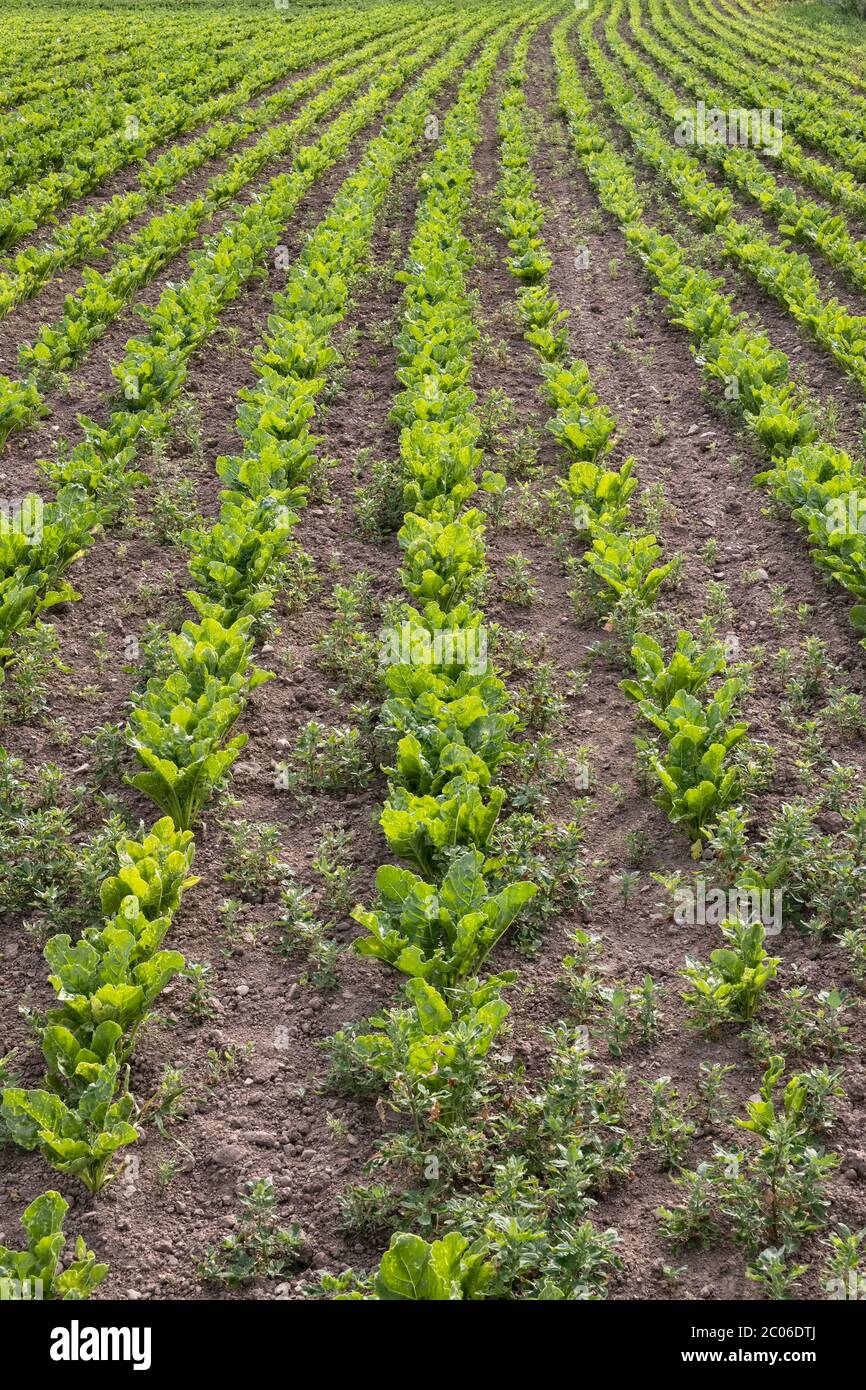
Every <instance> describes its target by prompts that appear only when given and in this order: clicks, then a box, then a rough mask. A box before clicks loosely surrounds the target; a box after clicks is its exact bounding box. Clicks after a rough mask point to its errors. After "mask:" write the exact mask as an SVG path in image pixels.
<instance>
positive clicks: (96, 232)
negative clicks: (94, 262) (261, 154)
mask: <svg viewBox="0 0 866 1390" xmlns="http://www.w3.org/2000/svg"><path fill="white" fill-rule="evenodd" d="M380 27H381V25H380V24H379V25H377V24H376V23H374V22H373V21H371V20H368V21H366V22H360V23H357V24H354V25H351V26H350V25H348V24H347V25H346V26H342V25H340V24H337V23H335V24H334V25H333V26H332V27H331V28H329V31H328V33H327V35H324V36H322V35H316V36H315V37H314V38H312V39H311V38H309V37H302V38H300V39H297V40H296V41H295V42H294V43H293V44H292V46H291V48H290V49H288V50H285V51H283V50H281V51H280V52H279V53H278V54H276V55H275V56H273V57H266V58H263V59H262V60H260V61H259V63H258V64H257V67H256V73H255V76H253V77H250V78H248V79H247V81H246V83H245V84H244V86H243V88H242V89H239V91H238V106H239V108H240V109H239V110H238V111H237V113H236V115H235V116H234V117H233V119H231V120H225V121H219V122H216V123H215V124H214V125H212V126H209V127H208V129H207V130H205V131H204V133H203V134H202V135H200V136H197V137H196V138H195V139H193V140H190V141H188V142H187V143H185V144H178V145H173V146H171V147H170V148H169V149H168V150H166V151H165V152H164V153H163V154H162V155H160V156H159V157H158V158H157V159H155V160H153V162H152V163H149V164H145V166H144V168H143V169H142V170H141V173H140V174H139V175H138V179H137V182H138V184H139V188H138V189H131V190H130V191H128V192H125V193H116V194H114V196H113V197H111V198H110V199H108V200H107V201H106V202H104V203H102V204H101V205H99V206H98V207H95V208H92V209H90V210H89V211H88V212H84V213H77V214H75V215H74V216H73V217H71V218H70V219H69V221H68V222H67V223H66V224H65V225H64V226H62V227H60V228H59V229H58V230H57V231H56V232H55V233H54V234H53V236H52V239H51V241H50V242H48V243H46V244H45V245H43V246H34V247H28V248H27V249H26V250H24V251H20V252H18V253H17V255H15V256H12V257H9V258H7V259H6V261H5V262H2V263H0V264H2V266H3V270H2V273H0V314H5V313H8V312H9V310H10V309H11V308H13V307H14V306H15V305H16V304H19V303H21V302H22V301H24V300H26V299H29V298H31V297H32V295H34V294H35V293H36V291H37V290H38V289H39V288H40V287H41V286H42V285H43V284H45V282H46V281H47V280H48V279H49V278H50V276H52V275H53V274H54V273H55V272H56V271H58V270H60V269H62V268H63V267H65V266H68V265H74V264H77V263H80V262H81V261H83V260H85V259H87V258H88V257H89V256H91V255H93V254H95V253H97V252H98V251H99V249H100V248H101V247H102V244H103V242H104V241H105V240H106V238H107V237H109V236H111V235H112V234H113V233H114V232H116V231H118V230H119V229H120V228H121V227H122V226H123V225H124V224H125V223H127V222H130V221H132V219H133V218H135V217H138V216H140V215H141V214H142V213H143V212H145V211H146V210H147V209H148V207H150V206H152V205H153V204H155V203H156V202H158V201H159V199H160V198H161V197H163V196H164V195H165V194H166V193H168V192H169V191H170V190H171V189H172V188H174V187H175V186H176V185H177V184H178V183H180V181H181V180H182V179H184V178H186V177H187V175H188V174H190V173H192V172H193V171H194V170H196V169H198V168H200V167H201V166H202V165H203V164H205V163H207V161H208V160H210V159H218V158H220V157H221V156H223V155H224V154H226V153H227V152H228V151H229V150H231V149H232V148H233V146H235V145H236V144H238V143H239V142H240V141H242V140H245V139H246V138H247V137H248V136H250V135H254V134H255V133H256V132H258V131H260V130H263V129H265V128H266V127H267V126H268V125H269V124H270V122H271V121H273V120H275V119H277V118H278V117H280V116H281V115H282V114H283V112H284V111H286V110H288V109H289V108H290V107H291V106H292V105H293V104H294V103H295V102H297V101H299V100H301V99H302V98H303V97H304V96H305V95H307V94H308V93H309V92H312V91H314V90H315V88H316V87H317V86H318V85H320V84H321V83H322V82H325V81H327V80H328V79H329V78H331V77H334V76H336V75H337V74H338V73H339V72H341V71H342V69H343V66H347V65H349V64H351V63H352V62H354V61H355V46H356V45H357V47H358V49H359V50H360V49H362V48H363V46H364V45H365V43H366V42H367V41H368V40H369V39H375V38H376V36H377V33H378V30H379V28H380ZM410 27H411V25H410ZM347 43H350V44H351V50H352V51H351V53H350V54H349V55H348V56H346V57H345V58H343V59H342V60H341V59H337V61H336V62H332V63H326V64H325V65H324V66H323V67H321V68H317V69H316V71H314V72H312V73H310V74H309V76H307V77H304V78H301V79H299V80H298V81H296V82H294V83H292V84H291V86H290V87H288V88H287V89H285V90H283V91H278V92H274V93H272V94H271V95H270V96H269V97H267V98H265V99H264V100H263V101H261V102H259V103H257V104H254V105H250V106H245V105H244V102H245V101H248V100H249V98H250V97H253V96H255V95H256V94H257V93H258V92H261V91H263V90H264V89H265V88H266V87H268V86H270V85H271V84H272V83H274V82H277V81H279V80H280V79H281V78H282V77H284V76H285V75H286V74H287V73H289V72H292V71H295V70H297V69H298V68H302V67H304V66H306V65H307V64H308V63H311V62H313V61H314V60H316V61H320V60H324V59H328V58H330V57H331V55H332V53H340V52H341V51H343V50H345V49H346V47H347ZM214 182H216V183H217V186H219V181H218V180H215V181H214ZM211 196H212V195H211Z"/></svg>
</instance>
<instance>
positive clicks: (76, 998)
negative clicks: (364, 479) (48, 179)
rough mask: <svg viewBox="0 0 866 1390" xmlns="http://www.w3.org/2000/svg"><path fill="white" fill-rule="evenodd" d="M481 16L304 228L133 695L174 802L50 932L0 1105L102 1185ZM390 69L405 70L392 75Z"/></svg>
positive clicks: (17, 1130)
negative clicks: (429, 155)
mask: <svg viewBox="0 0 866 1390" xmlns="http://www.w3.org/2000/svg"><path fill="white" fill-rule="evenodd" d="M489 27H490V21H489V20H488V21H483V22H482V23H481V24H479V25H476V26H475V27H474V28H473V29H471V30H470V31H469V32H468V33H467V34H465V35H464V36H463V37H462V38H461V39H460V40H458V42H457V43H455V44H454V46H453V47H452V48H451V49H450V50H449V52H448V53H447V54H446V56H445V57H444V58H442V59H441V60H440V61H438V62H437V63H435V64H434V65H433V66H432V67H430V68H429V69H428V71H427V72H426V73H425V75H424V76H423V77H422V78H421V79H420V81H418V82H417V83H416V84H415V86H414V87H413V88H412V89H411V90H410V91H409V92H408V93H407V95H406V96H405V97H404V98H403V99H402V100H401V102H400V103H399V104H398V105H397V107H396V108H395V110H394V112H393V113H392V115H391V117H390V118H389V120H388V122H387V123H386V126H385V128H384V129H383V131H382V133H381V134H380V135H379V136H378V137H376V139H375V140H373V141H372V142H371V144H370V145H369V147H368V149H367V150H366V152H365V154H364V156H363V158H362V159H361V161H360V163H359V164H358V166H357V168H356V169H355V171H354V172H353V173H352V174H351V175H350V176H349V177H348V178H347V180H346V181H345V183H344V185H343V187H342V189H341V190H340V192H339V194H338V195H337V198H336V199H335V201H334V203H333V205H332V207H331V209H330V211H329V213H328V214H327V215H326V217H325V218H324V219H323V220H322V222H320V223H319V225H318V226H317V227H316V228H315V230H314V231H313V232H312V233H311V235H310V237H309V238H308V240H307V243H306V245H305V247H304V250H303V252H302V253H301V256H300V257H299V258H298V261H297V262H296V263H295V265H294V267H293V268H292V270H291V272H290V273H289V275H288V277H287V282H286V287H285V289H284V291H283V292H282V293H281V294H280V295H278V296H277V298H276V300H275V303H274V313H273V314H272V315H271V317H270V319H269V334H268V337H267V339H266V340H265V342H264V344H263V347H262V349H261V350H260V352H259V353H258V354H257V356H256V358H255V361H254V366H255V369H256V374H257V377H258V385H257V386H256V387H254V388H251V389H249V390H246V391H244V392H243V393H242V397H243V404H242V406H241V409H240V412H239V415H238V421H237V427H238V431H239V433H240V435H241V437H242V438H243V439H244V452H243V453H242V454H241V455H239V456H237V457H234V458H224V459H221V460H219V462H218V469H219V472H220V476H221V478H222V480H223V482H224V483H225V484H226V487H225V489H224V491H223V492H222V494H221V499H222V505H221V512H220V517H219V520H218V521H217V522H216V523H215V524H214V525H213V526H212V527H210V528H208V529H206V530H202V531H197V532H194V533H187V536H186V540H187V543H188V544H189V546H190V550H191V557H190V562H189V568H190V573H191V575H192V578H193V581H194V583H195V585H196V588H195V589H194V590H193V591H192V592H191V594H190V595H189V597H190V600H191V602H192V603H193V605H194V606H195V607H196V608H197V609H198V611H199V614H200V617H201V621H200V622H192V621H188V622H186V623H184V625H183V627H182V628H181V630H180V631H179V632H178V633H177V634H175V635H174V636H173V637H172V638H171V658H172V668H171V670H170V671H169V673H168V674H167V675H164V676H159V677H153V678H151V680H150V681H149V682H148V685H147V687H146V689H145V690H144V691H143V692H141V694H140V695H139V696H138V697H137V698H136V700H135V701H134V706H133V711H132V715H131V718H130V726H129V732H128V739H129V745H130V747H131V749H132V750H133V751H134V752H135V753H136V755H137V757H138V759H139V761H140V762H141V763H142V765H143V767H144V769H145V770H144V771H143V772H141V773H139V774H137V775H136V776H135V777H134V778H133V779H132V781H133V784H134V785H135V786H136V787H137V788H138V789H139V790H140V791H142V792H143V793H144V794H145V795H147V796H149V797H150V798H151V799H152V800H154V801H155V802H156V803H157V805H158V806H160V807H161V808H162V809H166V808H168V809H169V810H170V811H171V812H172V813H173V815H167V816H164V817H163V818H162V819H160V820H159V821H158V822H157V823H156V825H155V826H154V827H153V829H152V831H151V832H150V833H149V835H147V836H145V837H144V839H143V840H141V841H130V840H126V841H123V842H122V843H121V845H120V846H119V847H118V856H119V869H118V873H117V874H116V875H114V876H112V877H111V878H110V879H109V880H107V881H106V883H105V884H104V885H103V890H102V905H103V910H104V911H105V913H106V923H105V926H104V927H103V928H102V929H101V930H96V929H91V930H90V931H88V932H85V934H84V935H83V937H82V938H81V939H80V940H79V941H78V942H76V943H75V944H73V943H72V942H71V941H70V939H69V937H68V936H60V937H55V938H53V939H52V940H51V941H50V942H49V943H48V945H47V947H46V951H45V954H46V959H47V960H48V962H49V964H50V965H51V967H52V970H53V971H54V972H55V973H54V974H53V975H52V977H51V981H52V984H53V985H54V987H55V989H56V990H57V991H58V994H59V995H60V997H61V1000H62V1003H63V1007H62V1008H61V1009H59V1010H57V1011H55V1012H54V1013H52V1014H49V1016H48V1019H47V1024H46V1027H45V1029H44V1031H43V1035H42V1047H43V1055H44V1057H45V1061H46V1081H47V1088H46V1089H41V1090H30V1091H27V1090H22V1089H21V1088H7V1089H6V1090H5V1091H4V1094H3V1102H2V1107H0V1114H2V1118H3V1121H4V1122H5V1124H6V1127H7V1129H8V1131H9V1133H10V1135H11V1137H12V1138H13V1139H15V1140H16V1141H17V1142H18V1143H19V1144H21V1145H23V1146H24V1147H26V1148H34V1147H39V1148H40V1150H41V1152H42V1153H43V1155H44V1156H45V1157H46V1158H47V1159H48V1161H49V1162H50V1163H52V1165H53V1166H54V1167H55V1168H56V1169H57V1170H58V1171H60V1172H63V1173H69V1174H73V1175H75V1176H77V1177H79V1178H80V1179H81V1180H82V1181H83V1182H84V1183H85V1185H86V1186H87V1187H88V1188H89V1189H90V1190H92V1191H98V1190H99V1189H100V1187H101V1186H103V1185H104V1183H105V1182H106V1181H107V1180H108V1179H109V1178H110V1176H111V1175H110V1173H109V1171H108V1169H109V1165H110V1163H111V1159H112V1155H113V1154H114V1153H116V1152H117V1150H118V1149H120V1148H121V1147H123V1146H125V1145H127V1144H129V1143H132V1142H134V1141H135V1139H136V1138H137V1137H138V1133H137V1130H136V1128H135V1126H134V1124H132V1123H130V1120H131V1118H133V1117H134V1101H133V1098H132V1096H131V1094H130V1092H129V1089H128V1069H127V1066H128V1056H129V1053H130V1051H131V1048H132V1045H133V1042H134V1039H135V1036H136V1033H137V1031H138V1030H139V1028H140V1026H141V1024H142V1022H143V1021H144V1020H145V1018H146V1017H147V1014H148V1012H149V1009H150V1006H151V1004H152V1003H153V1000H154V999H155V998H156V997H157V995H158V994H159V993H160V992H161V990H162V989H164V988H165V985H166V984H167V983H168V982H169V980H170V979H171V978H172V977H173V976H174V974H176V972H177V970H179V969H180V968H181V967H182V965H183V959H182V957H181V956H180V955H179V953H177V952H171V951H162V950H160V949H159V948H160V946H161V943H162V941H163V939H164V937H165V934H166V932H167V931H168V929H169V927H170V923H171V917H172V916H173V914H174V912H175V911H176V910H177V907H178V906H179V903H180V900H181V896H182V893H183V892H184V891H185V890H186V889H187V888H189V887H191V886H192V884H193V883H194V881H195V880H193V879H192V878H191V877H190V875H189V869H190V867H191V862H192V833H191V830H190V829H189V827H190V826H191V825H192V824H193V822H194V820H195V818H196V817H197V814H198V812H199V811H200V809H201V807H202V806H203V804H204V803H205V801H206V800H207V799H208V797H209V796H210V794H211V792H212V790H213V788H214V787H215V785H216V784H217V783H218V782H219V781H220V780H222V779H223V778H224V777H225V776H226V774H227V773H228V770H229V768H230V767H231V764H232V762H233V761H234V760H235V758H236V757H237V755H238V753H239V751H240V749H241V748H242V747H243V745H244V743H245V742H246V736H245V735H232V729H233V726H234V725H235V723H236V721H237V719H238V717H239V716H240V714H241V712H242V710H243V708H244V705H245V703H246V700H247V699H248V697H249V695H250V693H251V692H252V690H253V689H255V687H256V686H257V685H258V684H259V683H260V682H261V681H262V680H265V679H267V678H268V674H267V673H266V672H263V671H260V670H259V669H258V668H257V667H255V666H254V665H253V663H252V647H253V623H254V620H255V619H256V618H258V617H260V616H261V615H262V613H263V612H265V611H266V610H267V609H268V607H269V606H270V604H271V602H272V596H271V593H270V591H269V590H268V588H267V582H268V578H269V576H271V575H273V574H274V573H275V572H276V570H277V569H278V566H279V560H280V558H281V556H282V554H283V553H284V550H285V547H286V545H287V543H288V540H289V537H290V535H291V530H292V527H293V525H294V522H295V521H296V519H297V516H296V512H295V510H294V509H295V508H296V507H298V506H300V505H303V501H304V497H305V486H304V480H305V478H306V475H307V472H308V470H309V467H310V463H311V457H312V452H313V449H314V446H315V442H316V441H315V439H314V437H313V436H312V435H311V433H310V428H309V423H310V420H311V418H312V415H313V412H314V401H315V398H316V396H317V395H318V393H319V392H320V391H321V390H322V387H323V386H324V384H325V380H326V375H327V373H328V371H329V369H330V368H331V367H332V366H333V363H334V360H335V352H334V350H333V349H332V348H331V347H330V346H329V344H328V339H329V337H330V335H331V333H332V331H333V328H334V327H335V325H336V324H337V323H339V321H340V320H341V318H342V317H343V316H344V314H345V312H346V309H347V307H348V303H349V290H350V286H351V283H352V279H353V278H354V277H355V276H356V275H357V273H358V271H359V269H360V268H361V267H362V265H363V262H364V257H365V254H366V251H367V248H368V247H369V244H370V238H371V236H372V231H373V227H374V225H375V220H376V216H377V212H378V210H379V208H380V207H381V205H382V202H383V200H384V198H385V196H386V194H387V192H388V189H389V187H390V184H391V182H392V180H393V178H394V176H395V174H396V172H397V171H398V169H399V168H400V166H401V164H402V163H403V162H404V161H405V159H406V158H407V156H408V155H409V154H410V152H411V150H412V147H413V145H414V144H415V142H416V140H417V138H418V135H419V133H420V131H421V130H422V128H423V124H424V119H425V116H426V113H427V111H428V109H429V104H430V101H431V99H432V98H433V96H434V95H435V93H436V91H437V90H438V89H439V88H440V87H441V86H442V85H443V83H444V82H446V81H447V80H448V79H449V77H450V76H451V75H452V74H453V72H454V71H455V69H456V68H457V67H458V66H459V65H460V64H461V63H462V62H463V61H464V60H465V58H466V56H467V55H468V53H469V52H470V51H471V49H472V47H473V46H474V45H475V44H476V42H477V39H478V37H479V35H480V34H481V33H483V32H484V30H485V28H489ZM404 75H405V74H404ZM390 80H391V81H392V83H394V85H396V84H397V82H398V81H399V77H397V76H395V75H392V76H391V79H390ZM38 1203H41V1204H42V1205H38V1204H34V1207H31V1208H29V1209H28V1212H27V1213H25V1226H26V1228H27V1230H28V1235H31V1233H32V1228H33V1227H34V1226H35V1224H37V1223H36V1214H38V1216H39V1217H40V1219H41V1218H42V1217H47V1216H49V1215H51V1216H52V1218H53V1219H55V1224H56V1229H55V1231H54V1234H56V1233H57V1231H59V1222H61V1221H62V1216H63V1211H64V1210H65V1204H62V1199H59V1198H58V1197H57V1194H54V1193H48V1194H45V1196H44V1197H43V1198H41V1199H38ZM31 1244H32V1242H31ZM40 1253H41V1254H42V1255H43V1256H44V1259H43V1265H44V1267H45V1268H44V1274H45V1276H46V1279H47V1282H46V1288H47V1289H51V1287H52V1280H53V1278H54V1268H53V1266H54V1263H55V1261H56V1256H57V1253H58V1251H57V1250H56V1249H55V1246H54V1244H52V1246H51V1247H50V1249H49V1248H46V1249H45V1250H44V1251H42V1252H40V1251H38V1250H37V1249H36V1248H34V1249H32V1250H29V1251H28V1252H22V1259H23V1260H26V1259H27V1256H28V1255H30V1256H32V1257H33V1259H36V1258H37V1257H38V1256H39V1255H40ZM80 1263H81V1269H80V1270H79V1279H78V1283H77V1284H76V1286H75V1290H76V1292H75V1295H74V1296H86V1294H87V1292H89V1290H90V1288H92V1287H93V1286H94V1285H95V1283H96V1282H98V1279H99V1278H102V1277H104V1274H105V1267H104V1266H95V1265H94V1264H93V1261H92V1257H88V1258H84V1257H82V1260H81V1262H80ZM30 1273H31V1274H35V1273H36V1270H35V1269H31V1270H30ZM39 1273H40V1274H42V1273H43V1269H42V1267H41V1266H40V1269H39ZM57 1295H58V1296H70V1295H69V1293H68V1291H67V1286H66V1285H64V1284H62V1283H58V1285H57Z"/></svg>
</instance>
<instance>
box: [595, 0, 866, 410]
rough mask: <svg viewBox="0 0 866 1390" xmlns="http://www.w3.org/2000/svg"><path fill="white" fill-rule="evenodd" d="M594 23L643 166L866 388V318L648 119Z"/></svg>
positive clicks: (599, 61)
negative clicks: (739, 213) (826, 291)
mask: <svg viewBox="0 0 866 1390" xmlns="http://www.w3.org/2000/svg"><path fill="white" fill-rule="evenodd" d="M619 14H620V5H619V0H616V3H615V4H614V6H613V8H612V10H611V13H610V17H609V21H608V22H609V26H610V27H611V28H612V29H613V28H615V26H616V24H617V22H618V18H619ZM591 23H592V21H591V19H589V20H587V22H586V23H585V24H584V26H583V27H582V43H583V48H584V51H585V53H586V56H587V60H588V62H589V65H590V68H591V69H592V71H593V73H594V75H595V76H596V78H597V79H598V81H599V83H600V85H601V87H602V90H603V91H604V94H605V99H606V101H607V103H608V105H609V107H610V108H611V110H612V111H614V112H615V113H616V118H617V121H618V122H619V123H620V124H621V125H622V126H623V127H624V129H625V130H626V132H627V134H628V136H629V139H630V140H631V141H632V143H633V145H634V147H635V149H636V150H637V152H638V155H639V156H640V158H641V159H642V160H643V162H644V163H646V164H647V165H649V167H650V168H652V169H653V170H655V171H656V172H657V173H659V174H660V175H661V176H662V177H663V178H664V179H665V180H666V181H667V182H668V183H669V184H670V185H671V188H672V190H673V193H674V195H675V197H676V198H677V200H678V201H679V202H680V203H681V204H682V205H683V207H684V208H685V209H686V210H687V211H688V212H689V213H690V214H691V215H693V216H694V217H696V218H697V219H698V221H699V222H700V223H701V225H702V226H704V227H711V228H714V229H715V231H716V232H717V234H718V236H719V239H720V241H721V245H722V249H723V251H724V254H725V255H726V256H728V257H730V259H732V260H734V261H735V262H736V263H737V264H738V265H739V266H741V267H742V268H743V269H744V270H745V271H746V272H747V273H748V274H749V275H751V276H752V277H753V279H755V280H756V281H757V282H758V284H759V285H760V286H761V287H762V288H763V289H765V290H767V291H768V292H769V293H770V294H771V295H772V296H773V297H774V298H775V299H778V300H779V301H780V303H781V304H782V305H783V306H784V307H785V308H786V309H787V310H788V312H789V313H790V314H791V315H792V316H793V317H794V318H795V319H796V320H797V322H798V323H800V324H801V325H802V326H803V327H804V328H805V329H806V331H807V332H808V333H809V334H810V335H811V336H812V337H813V338H814V339H815V340H816V341H817V342H818V343H819V344H820V346H821V347H822V348H824V349H825V351H827V352H828V353H829V354H830V356H832V357H833V358H834V360H835V361H836V362H838V363H839V365H840V366H841V367H842V368H843V369H844V370H845V371H846V372H847V373H848V375H849V376H851V377H853V378H854V380H855V381H856V382H857V383H858V385H859V386H861V387H866V365H864V356H863V347H864V342H866V317H863V316H862V315H856V314H850V313H849V312H848V310H847V309H846V307H845V306H844V305H843V304H840V303H839V301H838V300H836V299H829V300H825V298H824V296H823V292H822V289H821V285H820V283H819V281H818V279H817V277H816V276H815V274H814V272H813V270H812V267H811V264H810V262H809V258H808V256H805V255H802V254H800V253H797V252H793V251H788V250H786V249H785V247H784V246H779V245H776V244H775V243H773V242H771V241H769V240H768V239H767V238H766V237H762V236H760V235H758V234H757V232H756V231H755V230H754V228H753V227H751V226H749V225H748V224H747V223H745V222H741V221H739V220H738V218H737V217H736V216H735V215H734V200H733V196H732V194H731V193H730V192H729V191H728V190H727V189H719V188H717V187H716V185H715V184H714V183H713V181H712V180H711V179H710V178H708V176H707V175H706V174H705V173H704V172H703V170H702V169H701V167H700V164H699V161H698V160H697V159H695V158H693V157H692V156H691V155H690V154H688V153H687V152H686V151H685V150H682V149H679V148H678V147H677V146H676V145H675V144H672V143H671V142H670V140H669V138H668V133H667V131H666V130H664V129H663V128H661V127H660V126H659V125H658V124H657V123H656V122H655V121H653V120H652V119H651V118H650V117H649V116H648V115H647V114H646V112H645V111H644V109H643V108H642V107H641V106H640V104H639V103H638V102H637V100H636V99H635V97H634V95H633V92H632V89H631V87H630V85H629V83H628V82H627V81H625V80H624V79H621V78H620V77H619V76H618V75H617V73H616V72H615V71H614V69H613V67H612V65H611V64H610V63H609V62H608V61H607V59H606V58H605V56H604V54H603V53H602V51H601V49H600V48H599V46H598V44H597V43H596V42H595V39H594V38H593V37H592V33H591Z"/></svg>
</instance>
